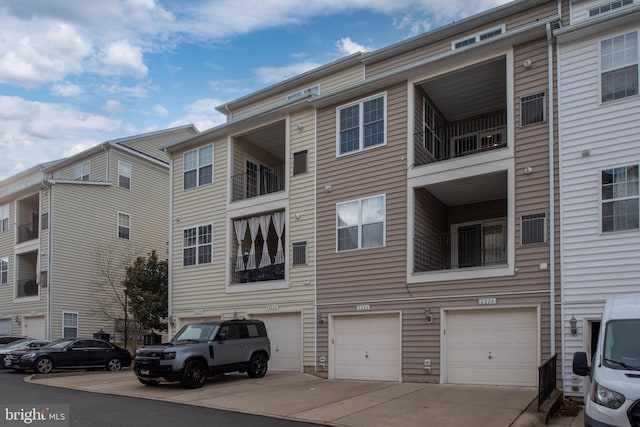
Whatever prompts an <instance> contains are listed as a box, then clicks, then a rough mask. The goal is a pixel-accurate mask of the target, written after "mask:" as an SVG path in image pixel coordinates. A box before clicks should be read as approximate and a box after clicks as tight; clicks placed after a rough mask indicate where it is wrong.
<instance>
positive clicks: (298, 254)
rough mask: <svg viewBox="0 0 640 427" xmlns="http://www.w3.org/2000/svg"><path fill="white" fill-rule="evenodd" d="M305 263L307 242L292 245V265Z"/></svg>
mask: <svg viewBox="0 0 640 427" xmlns="http://www.w3.org/2000/svg"><path fill="white" fill-rule="evenodd" d="M306 263H307V242H294V243H293V265H302V264H306Z"/></svg>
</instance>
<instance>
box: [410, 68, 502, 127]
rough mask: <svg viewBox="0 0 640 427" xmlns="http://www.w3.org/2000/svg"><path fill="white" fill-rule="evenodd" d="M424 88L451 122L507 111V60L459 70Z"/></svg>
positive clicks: (430, 81) (435, 80)
mask: <svg viewBox="0 0 640 427" xmlns="http://www.w3.org/2000/svg"><path fill="white" fill-rule="evenodd" d="M420 86H421V87H422V88H423V89H424V91H425V93H426V94H427V96H428V97H429V98H430V99H431V101H432V102H433V103H434V104H435V105H436V106H437V108H438V109H439V110H440V112H441V113H442V114H443V115H444V117H445V118H446V119H447V121H449V122H453V121H456V120H461V119H465V118H468V117H474V116H478V115H481V114H485V113H488V112H492V111H496V110H500V109H504V108H506V105H507V87H506V86H507V80H506V64H505V58H504V57H502V58H499V59H497V60H493V61H491V62H486V63H484V64H480V65H477V66H473V67H468V68H465V69H462V70H460V71H455V72H452V73H449V74H446V75H444V76H442V77H437V78H434V79H432V80H429V81H426V82H424V83H422V84H421V85H420Z"/></svg>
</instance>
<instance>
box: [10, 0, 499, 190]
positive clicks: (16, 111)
mask: <svg viewBox="0 0 640 427" xmlns="http://www.w3.org/2000/svg"><path fill="white" fill-rule="evenodd" d="M506 2H507V0H478V1H474V2H469V1H468V0H393V1H389V0H313V1H300V0H244V1H237V0H198V1H196V0H86V1H83V2H77V1H76V0H2V2H0V22H1V23H2V25H1V26H0V159H1V160H0V180H1V179H5V178H7V177H9V176H11V175H14V174H16V173H18V172H20V171H22V170H24V169H28V168H29V167H31V166H34V165H36V164H38V163H43V162H47V161H51V160H56V159H59V158H63V157H67V156H70V155H73V154H75V153H78V152H80V151H83V150H85V149H87V148H89V147H91V146H93V145H95V144H98V143H100V142H103V141H107V140H110V139H115V138H122V137H127V136H132V135H136V134H140V133H145V132H150V131H155V130H160V129H165V128H168V127H173V126H179V125H184V124H189V123H193V124H195V125H196V127H198V129H199V130H201V131H202V130H205V129H208V128H211V127H213V126H217V125H219V124H221V123H223V122H224V117H223V116H222V115H220V114H219V113H218V112H217V111H216V110H215V107H216V106H217V105H220V104H223V103H224V102H227V101H230V100H233V99H235V98H239V97H241V96H244V95H246V94H249V93H251V92H253V91H256V90H259V89H262V88H264V87H267V86H270V85H273V84H275V83H277V82H279V81H282V80H285V79H287V78H289V77H292V76H294V75H296V74H299V73H302V72H305V71H308V70H310V69H312V68H315V67H317V66H320V65H323V64H326V63H328V62H330V61H333V60H336V59H338V58H341V57H344V56H346V55H348V54H350V53H353V52H356V51H371V50H375V49H379V48H382V47H385V46H388V45H390V44H392V43H395V42H398V41H401V40H404V39H406V38H408V37H412V36H415V35H417V34H421V33H423V32H425V31H429V30H432V29H434V28H437V27H440V26H442V25H445V24H448V23H450V22H452V21H454V20H458V19H461V18H463V17H466V16H469V15H472V14H474V13H478V12H481V11H484V10H487V9H490V8H492V7H495V6H498V5H500V4H503V3H506Z"/></svg>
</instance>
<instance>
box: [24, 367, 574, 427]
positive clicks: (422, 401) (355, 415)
mask: <svg viewBox="0 0 640 427" xmlns="http://www.w3.org/2000/svg"><path fill="white" fill-rule="evenodd" d="M27 381H30V382H36V383H38V384H42V385H48V386H55V387H66V388H73V389H78V390H84V391H89V392H94V393H106V394H116V395H123V396H131V397H138V398H146V399H156V400H164V401H170V402H175V403H182V404H189V405H197V406H203V407H209V408H215V409H222V410H230V411H237V412H245V413H251V414H257V415H266V416H270V417H276V418H286V419H292V420H297V421H307V422H311V423H318V424H323V425H329V426H340V427H388V426H403V427H412V426H416V427H418V426H419V427H431V426H434V427H448V426H451V427H453V426H456V427H458V426H464V425H473V426H483V427H493V426H495V427H507V426H518V427H525V426H531V427H533V426H543V425H544V419H542V422H541V423H540V420H539V419H537V418H536V417H535V415H533V416H530V415H532V414H529V413H527V412H526V409H527V408H528V407H529V404H530V403H531V402H532V401H533V400H534V398H535V396H536V394H537V392H536V390H535V389H533V388H522V387H495V386H462V385H452V384H422V383H403V384H399V383H390V382H374V381H347V380H324V379H320V378H317V377H315V376H312V375H308V374H300V373H284V372H270V373H269V374H267V376H266V377H264V378H260V379H249V378H248V377H247V376H246V375H241V374H233V375H225V376H221V377H214V378H210V379H209V380H208V381H207V383H206V384H205V385H204V387H202V388H200V389H195V390H185V389H183V388H182V387H181V386H180V385H179V384H177V383H176V384H160V385H159V386H157V387H147V386H144V385H142V384H140V383H139V382H138V380H137V379H136V377H135V375H134V374H133V372H132V371H130V370H124V371H121V372H116V373H107V372H105V373H88V374H85V373H76V374H53V375H33V376H31V377H29V378H28V379H27ZM551 421H552V423H550V424H549V425H551V426H557V427H560V426H571V427H577V426H581V425H582V421H581V420H578V417H576V418H567V419H565V418H554V419H552V420H551ZM565 421H566V422H565Z"/></svg>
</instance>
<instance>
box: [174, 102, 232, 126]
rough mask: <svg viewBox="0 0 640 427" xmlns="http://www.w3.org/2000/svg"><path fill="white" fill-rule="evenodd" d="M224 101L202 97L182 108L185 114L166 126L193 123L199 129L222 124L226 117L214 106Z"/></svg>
mask: <svg viewBox="0 0 640 427" xmlns="http://www.w3.org/2000/svg"><path fill="white" fill-rule="evenodd" d="M222 104H224V101H222V100H220V99H213V98H202V99H198V100H197V101H195V102H193V103H191V104H189V105H188V106H186V107H185V108H184V110H185V111H186V114H185V115H184V116H183V117H181V118H179V119H178V120H174V121H173V122H171V123H170V124H169V126H168V127H174V126H182V125H187V124H194V125H195V126H196V127H197V128H198V129H199V130H200V131H203V130H206V129H210V128H212V127H215V126H219V125H221V124H224V123H225V122H226V120H227V118H226V117H225V116H224V115H223V114H220V113H219V112H218V111H217V110H216V106H218V105H222Z"/></svg>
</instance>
